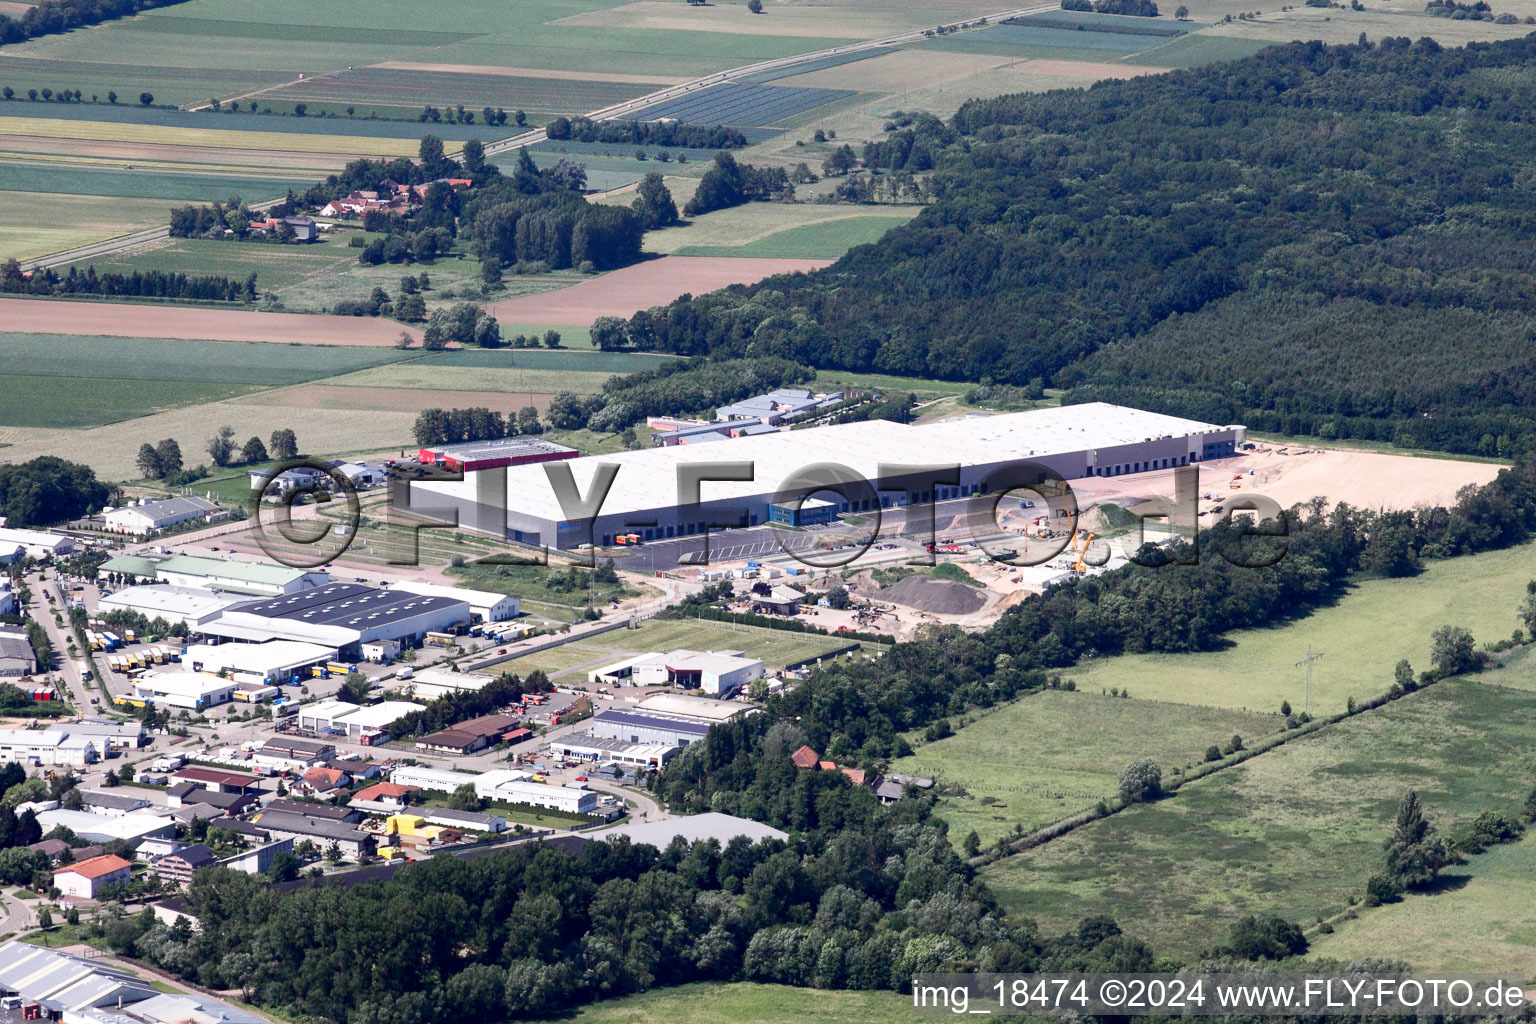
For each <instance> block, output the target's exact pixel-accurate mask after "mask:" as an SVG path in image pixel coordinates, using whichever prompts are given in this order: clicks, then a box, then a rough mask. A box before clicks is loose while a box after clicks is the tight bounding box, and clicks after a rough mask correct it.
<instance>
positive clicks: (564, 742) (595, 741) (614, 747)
mask: <svg viewBox="0 0 1536 1024" xmlns="http://www.w3.org/2000/svg"><path fill="white" fill-rule="evenodd" d="M550 747H551V748H552V749H553V750H554V751H555V752H556V753H558V754H560V755H562V756H564V757H576V758H580V759H581V760H583V761H611V762H613V763H614V764H617V765H622V766H623V767H625V768H640V769H645V770H650V769H653V768H661V767H664V766H665V765H666V763H667V762H668V761H670V760H672V758H674V757H676V756H677V754H678V752H679V751H680V750H682V747H679V746H678V745H677V744H675V743H629V742H627V741H625V740H619V739H610V738H607V737H602V736H593V735H591V734H590V733H587V734H582V733H569V734H567V735H565V736H561V737H559V738H557V739H555V740H552V741H551V742H550Z"/></svg>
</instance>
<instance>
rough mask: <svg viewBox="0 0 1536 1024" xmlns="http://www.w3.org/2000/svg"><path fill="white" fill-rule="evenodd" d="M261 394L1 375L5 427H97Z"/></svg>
mask: <svg viewBox="0 0 1536 1024" xmlns="http://www.w3.org/2000/svg"><path fill="white" fill-rule="evenodd" d="M21 365H25V364H21ZM257 390H260V389H259V388H258V387H257V386H255V385H250V384H222V383H218V382H215V381H188V380H131V379H130V380H118V381H114V382H113V383H112V384H111V385H110V386H103V384H102V380H101V378H100V377H62V376H60V377H39V376H27V375H18V374H0V391H3V393H4V395H5V402H4V403H0V426H5V427H38V428H78V427H95V426H101V425H102V424H107V423H116V422H118V421H120V420H127V419H133V418H134V417H137V416H147V415H149V414H151V413H156V412H162V411H164V410H166V409H176V408H180V407H182V406H186V405H200V404H202V403H203V402H213V401H218V400H219V399H223V398H233V397H235V396H237V395H243V394H248V393H250V392H252V391H257Z"/></svg>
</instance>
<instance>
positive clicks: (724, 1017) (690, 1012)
mask: <svg viewBox="0 0 1536 1024" xmlns="http://www.w3.org/2000/svg"><path fill="white" fill-rule="evenodd" d="M911 1002H912V1001H911V998H910V997H907V996H901V995H898V994H896V993H894V992H824V991H820V990H818V989H812V988H790V987H789V986H787V985H759V984H752V983H749V982H738V983H734V984H728V985H719V984H708V983H700V984H695V985H683V986H680V987H678V988H669V989H659V990H657V991H654V992H646V993H643V994H641V995H636V996H627V997H625V998H623V999H614V1000H611V1001H608V1002H602V1003H594V1004H593V1005H591V1006H585V1007H582V1008H581V1009H580V1010H577V1011H576V1012H575V1013H574V1014H573V1015H572V1016H571V1017H570V1018H569V1020H570V1021H571V1022H572V1024H621V1022H622V1024H719V1022H720V1021H731V1022H732V1024H790V1022H796V1021H804V1020H816V1021H820V1022H822V1024H905V1022H906V1021H908V1020H909V1019H910V1018H911V1016H912V1005H911Z"/></svg>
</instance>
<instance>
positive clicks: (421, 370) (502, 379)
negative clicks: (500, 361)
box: [322, 360, 612, 407]
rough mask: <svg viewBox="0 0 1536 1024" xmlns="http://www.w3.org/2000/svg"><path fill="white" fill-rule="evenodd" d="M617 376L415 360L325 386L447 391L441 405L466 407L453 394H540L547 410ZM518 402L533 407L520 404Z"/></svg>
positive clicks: (346, 376) (345, 376) (512, 397)
mask: <svg viewBox="0 0 1536 1024" xmlns="http://www.w3.org/2000/svg"><path fill="white" fill-rule="evenodd" d="M611 376H612V374H611V373H608V372H605V371H600V370H592V371H583V370H536V369H523V368H521V367H519V366H517V365H516V363H514V362H511V361H508V362H507V363H506V364H504V365H503V366H501V367H498V368H494V369H493V368H490V367H483V366H440V365H433V364H431V363H425V362H423V361H421V360H413V361H411V362H409V363H404V364H400V365H395V366H378V367H374V368H372V369H368V370H360V371H358V372H356V373H349V374H343V375H340V376H336V377H330V378H327V379H326V380H324V381H323V382H322V383H323V384H324V385H326V386H330V387H340V388H349V389H359V390H370V389H376V388H378V389H383V388H390V389H394V388H412V389H421V390H426V391H441V392H443V395H442V396H441V398H440V400H439V402H438V403H437V404H440V405H443V406H445V407H447V406H461V405H465V404H466V403H465V402H464V401H462V400H460V399H455V398H454V397H453V394H452V393H453V392H457V391H476V392H493V393H498V394H506V395H508V396H510V398H509V399H508V400H509V401H512V400H516V399H517V398H519V396H521V397H526V398H528V399H530V400H532V399H533V398H534V397H535V396H540V397H542V398H543V399H544V401H539V402H533V404H535V405H540V406H542V405H544V404H545V403H546V402H547V400H548V397H549V396H550V395H553V394H555V393H556V392H559V391H575V392H576V393H577V394H583V395H591V394H596V393H597V392H598V391H599V390H601V389H602V386H603V382H604V381H606V380H607V379H608V378H609V377H611ZM468 404H474V403H468ZM517 404H518V405H526V404H529V403H528V402H522V401H519V402H518V403H517Z"/></svg>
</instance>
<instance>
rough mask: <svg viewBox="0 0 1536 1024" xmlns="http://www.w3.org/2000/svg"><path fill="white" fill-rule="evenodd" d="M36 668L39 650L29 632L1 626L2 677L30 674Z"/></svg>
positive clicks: (0, 671) (12, 677) (0, 662)
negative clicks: (34, 647)
mask: <svg viewBox="0 0 1536 1024" xmlns="http://www.w3.org/2000/svg"><path fill="white" fill-rule="evenodd" d="M0 593H7V592H0ZM36 668H37V652H35V651H33V650H32V641H31V640H30V639H28V638H27V634H26V633H25V632H23V631H22V630H21V629H20V628H19V627H12V628H9V629H7V628H4V627H0V679H5V678H11V679H14V678H16V677H17V676H29V675H31V674H32V673H33V671H35V670H36Z"/></svg>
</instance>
